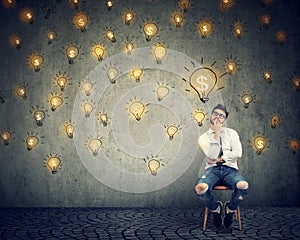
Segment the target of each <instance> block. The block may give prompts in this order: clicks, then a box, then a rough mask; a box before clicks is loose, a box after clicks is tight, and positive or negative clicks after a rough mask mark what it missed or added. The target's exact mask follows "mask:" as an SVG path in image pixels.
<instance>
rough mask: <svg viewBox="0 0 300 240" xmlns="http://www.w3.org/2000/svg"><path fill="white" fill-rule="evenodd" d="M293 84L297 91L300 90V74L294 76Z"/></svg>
mask: <svg viewBox="0 0 300 240" xmlns="http://www.w3.org/2000/svg"><path fill="white" fill-rule="evenodd" d="M292 85H293V87H294V88H295V89H296V91H299V90H300V76H295V77H293V79H292Z"/></svg>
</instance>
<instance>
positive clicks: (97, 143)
mask: <svg viewBox="0 0 300 240" xmlns="http://www.w3.org/2000/svg"><path fill="white" fill-rule="evenodd" d="M101 146H102V141H101V140H100V139H98V138H95V139H91V140H90V141H89V143H88V147H89V149H90V150H91V152H92V153H93V155H94V156H96V155H97V154H98V152H99V150H100V149H101Z"/></svg>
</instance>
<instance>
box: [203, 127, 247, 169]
mask: <svg viewBox="0 0 300 240" xmlns="http://www.w3.org/2000/svg"><path fill="white" fill-rule="evenodd" d="M214 136H215V132H214V131H213V130H212V129H211V128H210V129H209V130H208V131H206V132H205V133H203V134H202V135H201V136H200V137H199V139H198V145H199V146H200V147H201V149H202V151H203V152H204V154H205V156H206V157H205V158H204V160H205V161H206V165H205V169H208V168H210V167H213V166H216V163H214V162H210V161H207V160H208V158H209V159H211V160H212V161H215V160H216V159H217V158H218V155H219V153H220V149H221V144H222V150H223V156H222V158H223V159H224V160H225V161H226V163H224V165H227V166H229V167H232V168H235V169H238V164H237V160H238V159H239V158H241V157H242V144H241V141H240V137H239V135H238V133H237V132H236V131H235V130H233V129H231V128H226V127H223V128H222V131H221V144H219V142H217V141H216V140H215V139H214Z"/></svg>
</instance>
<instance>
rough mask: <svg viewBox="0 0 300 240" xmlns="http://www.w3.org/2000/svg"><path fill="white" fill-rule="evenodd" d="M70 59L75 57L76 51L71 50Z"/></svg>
mask: <svg viewBox="0 0 300 240" xmlns="http://www.w3.org/2000/svg"><path fill="white" fill-rule="evenodd" d="M69 57H71V58H73V57H75V51H74V50H71V51H70V52H69Z"/></svg>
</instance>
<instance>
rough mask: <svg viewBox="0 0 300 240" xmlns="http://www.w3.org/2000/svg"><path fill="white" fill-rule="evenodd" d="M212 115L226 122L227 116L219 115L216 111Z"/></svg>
mask: <svg viewBox="0 0 300 240" xmlns="http://www.w3.org/2000/svg"><path fill="white" fill-rule="evenodd" d="M212 115H213V116H214V117H218V118H219V119H221V120H224V119H225V118H226V116H225V115H224V114H222V113H218V112H215V111H214V112H213V113H212Z"/></svg>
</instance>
